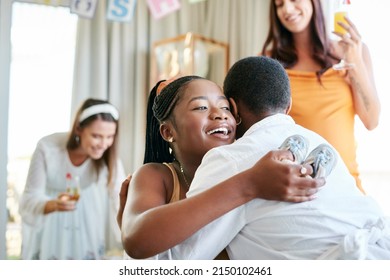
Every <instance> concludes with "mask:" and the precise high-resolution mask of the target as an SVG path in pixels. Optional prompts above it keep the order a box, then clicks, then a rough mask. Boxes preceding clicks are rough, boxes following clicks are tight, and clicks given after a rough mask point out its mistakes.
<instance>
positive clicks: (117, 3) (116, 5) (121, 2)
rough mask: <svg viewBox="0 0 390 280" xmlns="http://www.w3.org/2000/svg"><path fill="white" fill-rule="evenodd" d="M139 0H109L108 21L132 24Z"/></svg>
mask: <svg viewBox="0 0 390 280" xmlns="http://www.w3.org/2000/svg"><path fill="white" fill-rule="evenodd" d="M136 3H137V0H109V1H108V8H107V19H109V20H113V21H121V22H131V20H132V19H133V16H134V11H135V6H136Z"/></svg>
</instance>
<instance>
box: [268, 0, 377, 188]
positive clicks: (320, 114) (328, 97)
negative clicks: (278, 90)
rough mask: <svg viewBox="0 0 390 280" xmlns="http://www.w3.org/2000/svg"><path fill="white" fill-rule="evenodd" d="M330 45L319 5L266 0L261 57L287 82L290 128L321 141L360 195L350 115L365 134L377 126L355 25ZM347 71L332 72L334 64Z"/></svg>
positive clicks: (316, 0)
mask: <svg viewBox="0 0 390 280" xmlns="http://www.w3.org/2000/svg"><path fill="white" fill-rule="evenodd" d="M346 20H347V22H348V24H343V23H339V25H340V26H341V27H343V28H344V29H345V30H346V34H345V35H342V34H341V33H335V32H334V34H336V35H337V36H339V37H340V40H339V41H334V40H330V38H329V36H328V35H327V32H326V27H325V18H324V13H323V9H322V6H321V1H320V0H271V3H270V29H269V33H268V36H267V39H266V41H265V43H264V46H263V49H262V52H261V54H263V55H267V56H270V57H272V58H275V59H277V60H279V61H280V62H281V63H282V64H283V65H284V67H285V68H286V69H287V73H288V74H289V77H290V81H291V91H292V99H293V103H292V109H291V112H290V115H291V116H292V117H293V118H294V120H295V121H296V123H298V124H300V125H302V126H304V127H306V128H309V129H311V130H313V131H315V132H317V133H319V134H320V135H322V136H323V137H324V138H326V139H327V140H328V141H329V142H330V143H331V144H332V145H333V146H334V147H335V148H336V149H337V150H338V151H339V153H340V155H341V157H342V158H343V160H344V161H345V163H346V165H347V166H348V168H349V171H350V172H351V174H352V175H353V176H354V177H355V178H356V182H357V186H358V187H359V188H360V190H361V191H362V192H363V193H364V190H363V188H362V186H361V182H360V179H359V171H358V166H357V162H356V142H355V136H354V125H355V115H358V116H359V118H360V120H361V121H362V122H363V124H364V126H365V127H366V128H367V129H368V130H372V129H374V128H375V127H376V126H377V125H378V120H379V113H380V103H379V99H378V95H377V92H376V87H375V82H374V77H373V71H372V63H371V58H370V54H369V50H368V48H367V46H366V45H365V44H364V43H363V42H362V40H361V37H360V34H359V32H358V31H357V29H356V27H355V25H354V24H353V23H352V22H351V21H350V20H349V19H348V18H346ZM341 57H344V58H345V60H346V61H348V62H350V63H353V65H354V67H353V68H352V69H349V70H342V71H338V70H333V69H332V65H334V64H336V63H338V62H339V61H340V58H341Z"/></svg>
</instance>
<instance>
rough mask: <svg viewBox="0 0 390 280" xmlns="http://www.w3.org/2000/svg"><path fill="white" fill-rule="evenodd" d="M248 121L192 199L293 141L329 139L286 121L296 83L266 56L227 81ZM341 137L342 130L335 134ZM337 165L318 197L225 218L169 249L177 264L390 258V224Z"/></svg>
mask: <svg viewBox="0 0 390 280" xmlns="http://www.w3.org/2000/svg"><path fill="white" fill-rule="evenodd" d="M224 91H225V94H226V95H227V97H228V98H232V99H233V102H232V108H233V111H234V112H235V113H236V114H237V113H238V115H239V116H240V118H241V119H242V123H241V124H240V125H239V126H238V128H237V134H238V135H237V137H240V136H242V137H240V138H239V139H238V140H237V141H236V142H235V143H233V144H231V145H227V146H221V147H218V148H214V149H212V150H210V151H209V152H208V153H207V154H206V155H205V157H204V158H203V161H202V164H201V165H200V167H199V168H198V170H197V172H196V174H195V177H194V179H193V181H192V184H191V189H190V191H189V192H188V194H187V195H188V196H193V195H195V194H197V193H199V192H201V191H203V190H205V189H207V188H210V187H212V186H214V185H216V184H218V183H220V182H222V181H223V180H225V179H227V178H229V177H230V176H232V175H235V174H237V173H239V172H241V171H244V170H246V169H248V168H249V167H251V166H252V165H253V164H255V163H256V162H257V161H258V159H259V158H260V157H262V156H264V155H265V154H266V153H267V152H268V151H270V150H275V149H277V148H278V147H279V146H280V145H281V144H282V142H283V141H284V140H285V139H286V138H287V137H289V136H291V135H296V134H298V135H302V136H303V137H305V138H306V139H308V140H309V151H311V150H313V149H314V148H315V147H317V146H318V145H319V144H322V143H327V141H326V140H325V139H324V138H322V137H321V136H319V135H318V134H316V133H314V132H312V131H310V130H307V129H305V128H303V127H301V126H299V125H297V124H295V123H294V121H293V119H292V118H291V117H290V116H288V115H287V112H288V110H289V106H290V105H291V95H290V84H289V79H288V76H287V74H286V72H285V70H284V68H283V67H282V66H281V65H280V64H279V63H278V62H277V61H276V60H273V59H271V58H267V57H261V56H257V57H248V58H244V59H242V60H239V61H238V62H236V63H235V64H234V65H233V67H232V68H231V69H230V70H229V73H228V74H227V76H226V78H225V82H224ZM335 133H337V132H335ZM336 155H337V157H338V158H337V163H336V165H335V167H334V169H333V171H332V172H331V174H330V175H329V176H328V177H327V178H326V185H325V186H324V187H323V188H322V189H321V190H320V191H319V192H318V194H317V198H316V199H314V200H312V201H308V202H303V203H288V202H278V201H268V200H262V199H256V200H253V201H251V202H249V203H247V204H245V205H243V206H240V207H238V208H236V209H234V210H232V211H230V212H229V213H227V214H225V215H224V216H222V217H221V218H219V219H217V220H216V221H214V222H212V223H210V224H209V225H207V226H206V227H204V228H203V229H201V230H199V231H198V232H197V233H196V234H195V235H193V236H192V237H191V238H189V239H187V240H186V241H185V242H183V243H182V244H180V245H177V246H176V247H174V248H172V249H171V250H170V256H171V257H172V258H174V259H213V258H215V256H216V255H217V254H218V253H219V252H220V251H221V250H223V249H224V248H225V247H226V249H227V251H228V254H229V257H230V259H241V260H242V259H390V222H389V220H388V219H385V218H383V214H382V211H381V209H380V208H379V206H378V205H377V203H376V202H375V201H374V200H373V199H372V198H370V197H369V196H365V195H363V194H362V193H361V192H360V191H359V190H358V188H357V187H356V185H355V181H354V179H353V177H352V176H351V175H350V174H349V172H348V170H347V168H346V166H345V164H344V163H343V161H342V160H341V158H340V157H339V155H338V153H336Z"/></svg>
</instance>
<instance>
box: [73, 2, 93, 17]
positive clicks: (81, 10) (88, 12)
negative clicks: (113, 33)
mask: <svg viewBox="0 0 390 280" xmlns="http://www.w3.org/2000/svg"><path fill="white" fill-rule="evenodd" d="M97 2H98V0H71V3H70V12H71V13H74V14H77V15H79V16H81V17H84V18H89V19H91V18H93V17H94V15H95V10H96V6H97Z"/></svg>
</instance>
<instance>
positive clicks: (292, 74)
mask: <svg viewBox="0 0 390 280" xmlns="http://www.w3.org/2000/svg"><path fill="white" fill-rule="evenodd" d="M286 71H287V74H288V76H289V78H290V83H291V96H292V108H291V111H290V113H289V115H291V117H292V118H293V119H294V120H295V122H296V123H297V124H299V125H301V126H303V127H306V128H308V129H310V130H313V131H315V132H317V133H318V134H320V135H321V136H322V137H324V138H325V139H326V140H327V141H329V143H331V144H332V145H333V146H334V147H335V148H336V150H337V151H338V152H339V153H340V155H341V157H342V159H343V160H344V162H345V164H346V165H347V167H348V169H349V171H350V173H351V174H352V175H353V176H354V177H355V179H356V183H357V186H358V187H359V189H360V190H361V191H362V192H363V193H364V190H363V188H362V186H361V182H360V179H359V171H358V165H357V161H356V141H355V129H354V127H355V111H354V106H353V97H352V91H351V88H350V86H349V84H348V83H347V82H346V80H345V71H335V70H333V69H329V70H327V71H326V72H325V73H324V74H323V75H322V76H321V83H322V84H321V83H320V82H319V81H318V79H317V76H316V74H315V73H314V72H303V71H297V70H290V69H286Z"/></svg>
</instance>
